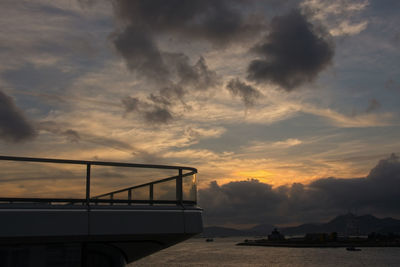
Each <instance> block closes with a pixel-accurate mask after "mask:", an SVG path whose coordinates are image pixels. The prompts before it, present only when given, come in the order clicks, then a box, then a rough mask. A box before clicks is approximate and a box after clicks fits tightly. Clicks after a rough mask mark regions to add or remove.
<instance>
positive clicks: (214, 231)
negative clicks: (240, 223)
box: [203, 224, 274, 237]
mask: <svg viewBox="0 0 400 267" xmlns="http://www.w3.org/2000/svg"><path fill="white" fill-rule="evenodd" d="M272 229H274V226H273V225H270V224H260V225H256V226H254V227H252V228H249V229H243V230H238V229H233V228H227V227H219V226H210V227H204V230H203V236H204V237H227V236H266V235H268V234H270V233H271V231H272Z"/></svg>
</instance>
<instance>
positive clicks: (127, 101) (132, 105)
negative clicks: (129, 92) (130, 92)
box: [121, 96, 140, 113]
mask: <svg viewBox="0 0 400 267" xmlns="http://www.w3.org/2000/svg"><path fill="white" fill-rule="evenodd" d="M121 102H122V105H123V107H124V109H125V113H129V112H132V111H138V110H139V105H140V100H139V99H138V98H137V97H130V96H126V97H124V98H122V99H121Z"/></svg>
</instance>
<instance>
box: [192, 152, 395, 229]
mask: <svg viewBox="0 0 400 267" xmlns="http://www.w3.org/2000/svg"><path fill="white" fill-rule="evenodd" d="M398 188H400V161H399V158H398V157H397V156H396V155H395V154H392V155H391V156H390V157H389V158H387V159H384V160H381V161H379V163H378V164H377V165H376V166H375V167H374V168H373V169H372V170H371V171H370V173H369V174H368V176H366V177H363V178H346V179H340V178H333V177H330V178H322V179H317V180H315V181H313V182H311V183H310V184H307V185H305V184H302V183H294V184H292V185H287V186H279V187H276V188H274V187H272V185H270V184H267V183H262V182H260V181H259V180H257V179H250V180H246V181H237V182H229V183H226V184H223V185H218V183H217V182H216V181H213V182H211V183H210V184H209V187H208V188H204V189H201V190H200V191H199V198H200V205H201V207H202V208H204V218H205V224H206V225H225V224H237V225H239V224H262V223H268V224H285V223H293V222H302V223H304V222H312V221H321V220H326V219H329V218H331V217H332V216H335V215H337V214H340V213H343V212H347V211H349V210H351V211H357V212H359V213H372V214H376V215H386V216H388V215H393V214H399V211H400V210H399V205H398V203H399V201H400V191H399V190H398Z"/></svg>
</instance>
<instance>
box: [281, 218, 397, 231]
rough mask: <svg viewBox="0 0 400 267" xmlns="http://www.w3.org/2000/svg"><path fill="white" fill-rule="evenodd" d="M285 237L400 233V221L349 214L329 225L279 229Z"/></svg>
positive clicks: (310, 224)
mask: <svg viewBox="0 0 400 267" xmlns="http://www.w3.org/2000/svg"><path fill="white" fill-rule="evenodd" d="M279 230H280V231H281V232H282V233H283V234H284V235H302V234H306V233H318V232H319V233H321V232H324V233H330V232H338V233H341V234H346V233H348V234H357V233H358V234H363V235H366V234H369V233H371V232H376V233H400V220H396V219H393V218H384V219H379V218H377V217H375V216H372V215H363V216H356V215H354V214H351V213H348V214H345V215H340V216H337V217H336V218H334V219H333V220H331V221H329V222H327V223H309V224H302V225H299V226H295V227H285V228H280V229H279Z"/></svg>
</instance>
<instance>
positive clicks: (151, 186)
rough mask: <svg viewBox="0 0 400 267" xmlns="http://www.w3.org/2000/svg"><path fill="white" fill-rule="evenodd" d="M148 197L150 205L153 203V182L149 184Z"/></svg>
mask: <svg viewBox="0 0 400 267" xmlns="http://www.w3.org/2000/svg"><path fill="white" fill-rule="evenodd" d="M149 199H150V205H153V200H154V186H153V184H150V190H149Z"/></svg>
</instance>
